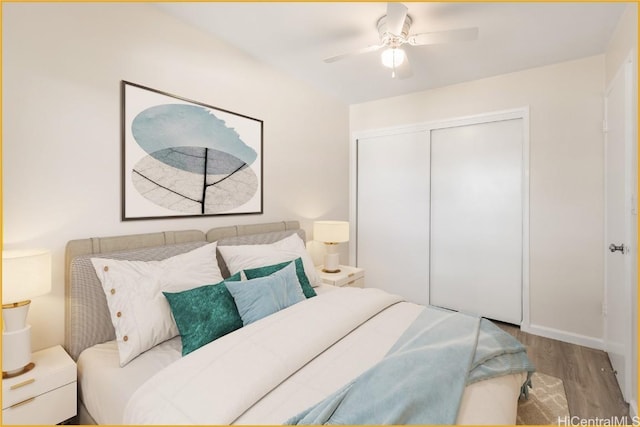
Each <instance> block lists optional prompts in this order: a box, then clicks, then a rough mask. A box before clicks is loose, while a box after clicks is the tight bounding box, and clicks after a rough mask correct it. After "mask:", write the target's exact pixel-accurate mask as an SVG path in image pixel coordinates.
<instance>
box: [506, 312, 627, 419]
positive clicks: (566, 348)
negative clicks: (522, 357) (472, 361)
mask: <svg viewBox="0 0 640 427" xmlns="http://www.w3.org/2000/svg"><path fill="white" fill-rule="evenodd" d="M496 324H497V325H498V326H500V327H501V328H502V329H503V330H505V331H507V332H509V333H510V334H511V335H513V336H514V337H516V338H517V339H518V340H519V341H520V342H521V343H523V344H524V345H525V346H527V354H528V355H529V358H530V359H531V361H532V362H533V363H534V365H535V366H536V370H537V371H538V372H540V373H543V374H547V375H551V376H554V377H557V378H560V379H562V381H563V382H564V388H565V392H566V394H567V403H568V404H569V413H570V415H571V416H572V417H579V418H580V419H586V420H590V419H591V420H592V419H596V418H599V419H601V420H603V419H605V420H611V419H614V418H617V419H618V420H620V419H622V418H623V417H628V416H629V405H628V404H627V403H625V401H624V400H623V398H622V393H621V391H620V387H619V386H618V380H617V379H616V377H615V375H614V373H613V369H612V368H611V362H610V361H609V356H607V353H605V352H604V351H601V350H594V349H591V348H587V347H582V346H578V345H574V344H568V343H565V342H562V341H557V340H553V339H549V338H544V337H539V336H537V335H531V334H528V333H526V332H522V331H521V330H520V328H519V327H517V326H514V325H509V324H505V323H499V322H496Z"/></svg>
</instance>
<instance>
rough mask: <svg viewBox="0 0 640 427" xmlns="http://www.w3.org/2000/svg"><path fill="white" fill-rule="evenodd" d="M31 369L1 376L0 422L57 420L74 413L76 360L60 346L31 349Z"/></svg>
mask: <svg viewBox="0 0 640 427" xmlns="http://www.w3.org/2000/svg"><path fill="white" fill-rule="evenodd" d="M32 361H33V362H35V364H36V367H35V368H33V370H31V371H29V372H27V373H25V374H22V375H20V376H17V377H14V378H8V379H3V380H2V424H4V425H7V424H58V423H61V422H63V421H66V420H68V419H69V418H72V417H74V416H75V415H76V408H77V401H76V399H77V375H76V364H75V362H74V361H73V360H72V359H71V357H69V355H68V354H67V353H66V352H65V351H64V349H63V348H62V347H61V346H59V345H58V346H55V347H51V348H47V349H45V350H41V351H36V352H35V353H33V357H32Z"/></svg>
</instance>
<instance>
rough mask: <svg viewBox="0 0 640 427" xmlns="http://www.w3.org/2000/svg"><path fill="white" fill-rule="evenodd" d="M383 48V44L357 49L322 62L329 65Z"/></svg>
mask: <svg viewBox="0 0 640 427" xmlns="http://www.w3.org/2000/svg"><path fill="white" fill-rule="evenodd" d="M383 46H384V45H383V44H376V45H371V46H367V47H363V48H362V49H358V50H355V51H353V52H348V53H343V54H341V55H336V56H332V57H329V58H326V59H324V62H326V63H327V64H330V63H332V62H336V61H339V60H341V59H344V58H349V57H350V56H356V55H360V54H362V53H367V52H375V51H376V50H378V49H380V48H381V47H383Z"/></svg>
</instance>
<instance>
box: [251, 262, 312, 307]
mask: <svg viewBox="0 0 640 427" xmlns="http://www.w3.org/2000/svg"><path fill="white" fill-rule="evenodd" d="M293 262H295V263H296V275H297V276H298V282H300V287H301V288H302V293H303V294H304V296H305V297H307V298H311V297H315V296H316V291H314V290H313V287H311V283H309V278H308V277H307V275H306V274H305V272H304V266H303V264H302V258H298V259H296V260H295V261H293ZM289 264H291V261H285V262H281V263H279V264H274V265H268V266H266V267H258V268H251V269H249V270H244V274H245V276H247V279H249V280H251V279H257V278H258V277H265V276H269V275H271V274H273V273H275V272H276V271H280V270H282V269H283V268H285V267H286V266H287V265H289Z"/></svg>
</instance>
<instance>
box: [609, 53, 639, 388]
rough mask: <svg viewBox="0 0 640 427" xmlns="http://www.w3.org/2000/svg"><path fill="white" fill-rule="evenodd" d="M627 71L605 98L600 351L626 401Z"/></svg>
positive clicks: (628, 261) (629, 173)
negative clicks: (602, 331) (603, 284)
mask: <svg viewBox="0 0 640 427" xmlns="http://www.w3.org/2000/svg"><path fill="white" fill-rule="evenodd" d="M631 96H632V83H631V67H630V63H627V64H625V65H623V67H622V68H621V70H620V71H619V72H618V73H617V75H616V77H615V78H614V80H613V81H612V83H611V87H610V88H609V90H608V91H607V96H606V114H607V117H606V138H605V141H606V149H605V245H606V248H605V271H606V273H605V279H606V293H605V310H604V311H605V347H606V348H605V349H606V351H607V353H608V354H609V358H610V359H611V364H612V365H613V369H614V370H615V371H616V372H617V374H616V376H617V378H618V384H619V385H620V390H621V391H622V394H623V396H624V397H625V400H628V399H629V394H630V381H631V380H630V378H629V375H630V373H631V372H632V370H631V342H632V336H631V335H632V332H631V298H632V293H631V286H632V283H631V281H632V279H631V268H632V265H631V263H632V262H633V258H635V256H636V255H635V254H631V253H630V251H629V249H630V247H631V244H632V232H631V218H632V209H633V207H632V204H631V200H632V197H631V194H632V182H633V180H634V179H635V177H633V176H632V175H633V173H632V170H633V168H632V167H631V163H630V162H631V147H632V141H631V139H632V136H631V131H632V128H631V123H632V122H631V121H632V118H631V114H632V110H631Z"/></svg>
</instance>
